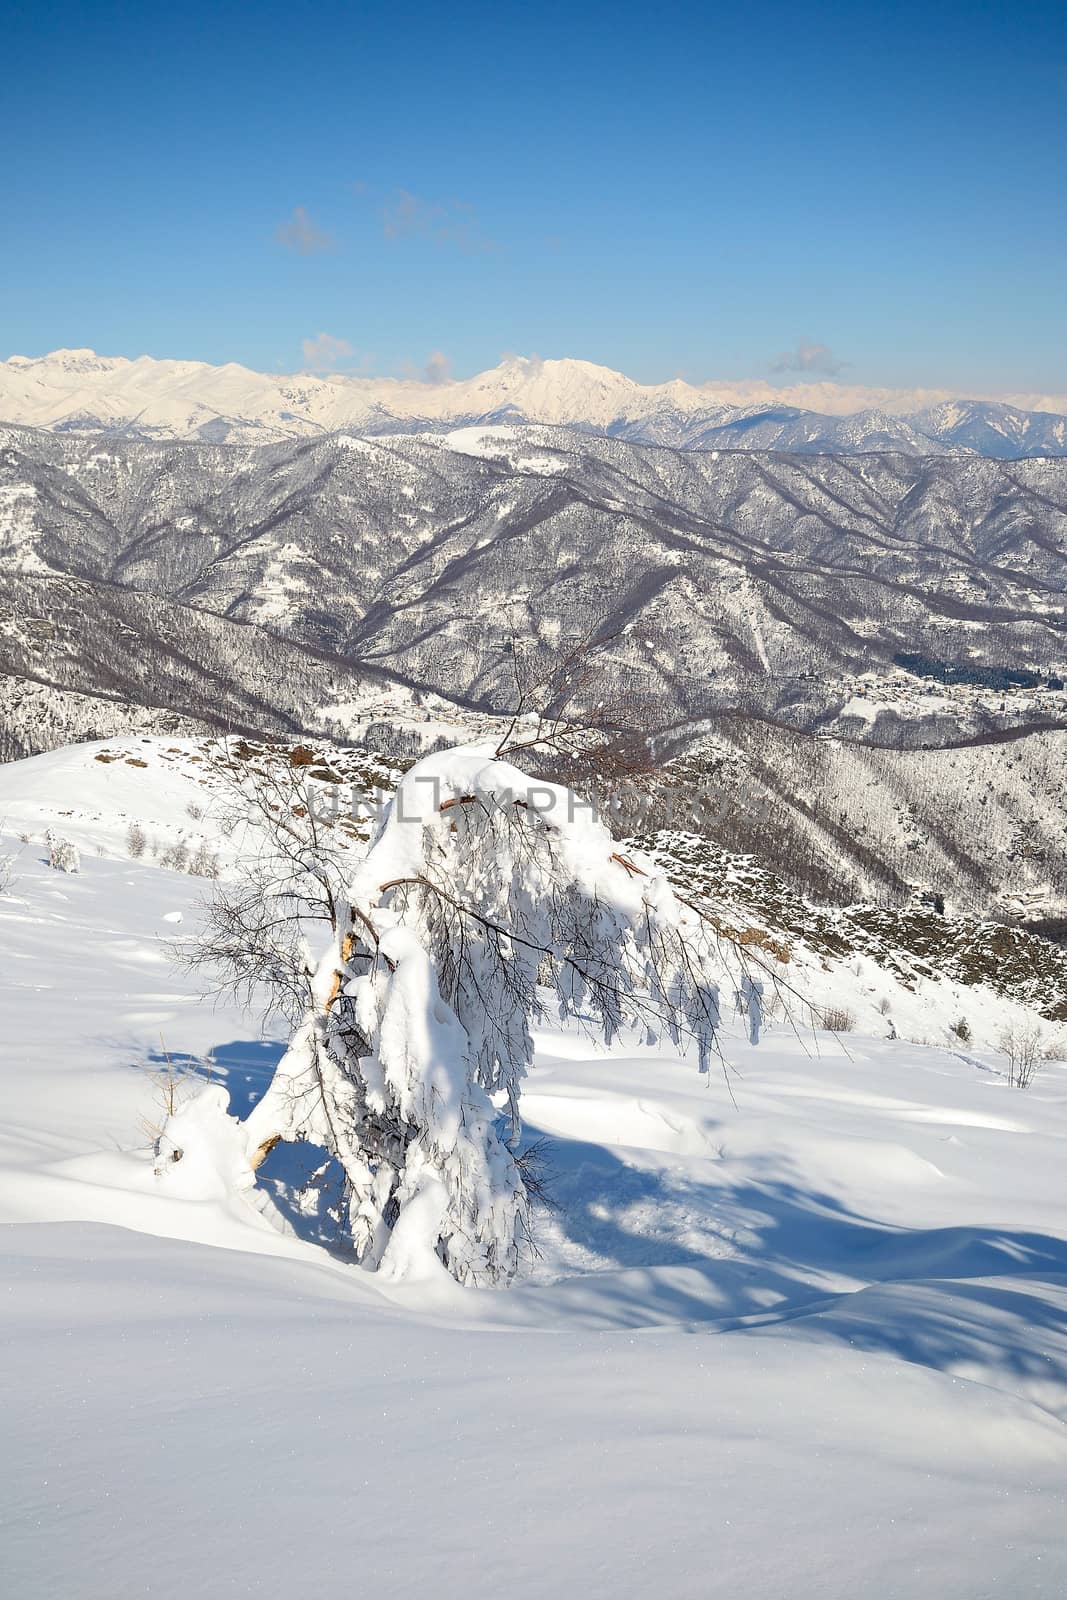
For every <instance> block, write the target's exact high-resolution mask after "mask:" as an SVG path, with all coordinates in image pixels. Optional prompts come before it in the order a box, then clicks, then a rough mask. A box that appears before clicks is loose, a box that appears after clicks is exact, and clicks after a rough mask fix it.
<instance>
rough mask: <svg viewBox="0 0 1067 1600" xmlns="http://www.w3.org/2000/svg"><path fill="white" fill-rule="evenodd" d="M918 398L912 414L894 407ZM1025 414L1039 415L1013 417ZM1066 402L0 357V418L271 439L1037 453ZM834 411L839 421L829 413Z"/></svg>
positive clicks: (557, 375) (557, 363) (580, 364)
mask: <svg viewBox="0 0 1067 1600" xmlns="http://www.w3.org/2000/svg"><path fill="white" fill-rule="evenodd" d="M978 399H979V401H981V402H982V403H983V404H985V402H984V397H978ZM919 412H921V413H922V416H921V418H916V420H915V422H914V424H913V425H912V426H909V425H908V424H907V423H902V422H899V421H895V420H894V419H899V418H902V417H909V416H911V414H912V413H919ZM1028 412H1036V413H1042V414H1043V415H1040V416H1036V417H1034V418H1032V419H1029V420H1028V419H1027V418H1026V417H1025V416H1024V415H1020V413H1028ZM1013 413H1014V416H1012V414H1013ZM1049 413H1051V414H1052V415H1048V414H1049ZM1064 413H1067V396H1065V395H1014V396H1008V397H1006V399H1005V401H1003V402H992V403H991V404H990V405H986V406H985V409H984V410H982V409H981V408H979V410H978V411H976V410H975V408H974V406H973V405H970V404H969V402H968V400H967V399H966V398H964V399H958V398H956V397H955V396H953V395H951V394H949V393H947V392H944V391H935V390H891V389H878V388H862V387H856V386H851V387H850V386H846V385H840V384H835V383H830V382H814V383H805V384H797V385H793V386H790V387H775V386H773V385H771V384H769V383H766V382H764V381H763V380H753V381H749V382H725V383H722V382H720V383H707V384H702V385H699V386H697V385H693V384H689V383H685V382H683V381H682V380H681V379H674V380H673V381H671V382H668V383H661V384H640V383H636V382H635V381H634V380H633V379H631V378H628V377H625V376H624V375H623V374H622V373H619V372H614V371H612V370H611V369H610V368H608V367H601V366H597V365H595V364H594V363H593V362H590V361H580V360H573V359H564V360H540V359H538V358H533V359H524V358H522V357H518V356H513V357H509V358H507V359H506V360H504V361H503V362H501V364H500V365H499V366H498V367H494V368H492V369H491V370H489V371H487V372H482V373H478V374H476V375H475V376H473V377H471V378H464V379H457V380H449V381H446V382H443V383H424V382H418V381H416V380H413V379H398V378H365V377H349V376H344V375H340V374H332V375H329V376H316V375H315V374H312V373H298V374H295V375H293V376H289V377H278V376H274V375H271V374H266V373H257V372H252V371H249V370H248V369H247V368H245V367H241V366H238V365H236V364H235V363H233V362H229V363H227V364H226V365H225V366H221V367H213V366H210V365H208V364H207V363H205V362H198V361H156V360H153V359H152V358H151V357H149V356H140V357H138V358H137V359H136V360H133V361H131V360H127V359H126V358H125V357H107V356H98V355H97V354H96V353H95V352H94V351H92V350H56V351H53V352H52V353H51V354H50V355H45V356H41V357H39V358H33V359H31V358H28V357H24V356H12V357H11V358H10V359H9V360H7V361H3V362H0V419H2V420H3V421H6V422H18V423H24V424H28V425H31V426H33V427H40V428H54V429H59V430H69V429H73V430H98V429H103V430H105V431H119V432H124V431H129V432H132V433H136V434H140V435H142V436H147V437H151V438H175V439H200V440H205V441H212V440H213V441H216V442H218V441H221V440H225V439H228V440H230V441H231V442H238V441H239V442H242V443H257V442H258V443H267V442H270V441H272V440H278V439H291V438H301V437H312V436H315V435H317V434H321V433H329V432H333V431H336V430H337V429H342V428H353V429H357V430H359V431H362V432H367V433H383V432H384V433H389V432H395V431H397V429H398V428H404V427H415V428H419V427H427V426H432V425H434V424H440V423H449V422H478V421H510V422H521V421H529V422H543V423H553V424H560V425H566V426H577V427H581V428H589V429H594V430H597V431H607V432H613V433H621V434H622V435H623V436H624V437H628V438H634V439H641V440H645V441H648V442H653V443H660V444H671V445H677V446H686V447H691V446H694V445H697V446H700V445H703V446H705V447H706V446H708V445H709V444H711V443H716V444H722V445H725V446H730V445H732V446H733V447H734V448H753V447H755V448H760V447H763V448H768V447H771V446H772V445H773V443H774V440H775V439H777V440H778V447H779V448H785V449H812V448H814V449H840V450H845V451H853V450H875V449H889V448H896V449H904V450H908V451H915V452H917V453H920V454H925V453H935V454H936V453H939V452H941V451H943V450H946V449H947V450H952V449H956V448H961V449H978V450H979V451H981V450H982V448H983V441H986V440H988V441H991V442H992V445H993V449H992V453H994V454H998V455H999V454H1016V455H1034V454H1042V453H1049V454H1062V453H1063V452H1064V449H1065V448H1067V440H1065V438H1064V433H1063V427H1064V415H1063V414H1064ZM841 418H844V419H846V425H845V426H842V427H837V426H835V423H834V419H841ZM1005 418H1007V419H1008V420H1007V421H1005ZM957 427H958V428H959V429H960V432H959V436H958V437H957V436H956V432H955V430H956V429H957Z"/></svg>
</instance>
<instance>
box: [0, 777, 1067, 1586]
mask: <svg viewBox="0 0 1067 1600" xmlns="http://www.w3.org/2000/svg"><path fill="white" fill-rule="evenodd" d="M135 770H136V769H135ZM111 777H114V778H115V779H116V781H118V774H117V773H112V772H111V769H110V768H109V769H108V771H107V773H106V774H105V781H106V782H109V781H110V780H111ZM121 781H122V782H123V783H125V782H126V781H127V780H126V777H125V775H123V777H122V780H121ZM178 803H179V802H178V799H177V798H176V797H172V798H171V799H170V800H168V799H167V797H166V796H165V795H164V794H163V792H162V791H161V796H160V800H159V802H158V809H160V810H162V809H163V808H164V806H165V805H168V804H173V805H174V806H177V804H178ZM38 854H39V852H36V851H34V850H32V849H24V850H23V851H22V853H21V855H20V858H19V860H18V863H17V881H16V883H15V885H14V887H13V889H12V891H11V892H9V893H8V894H6V895H5V896H3V898H2V899H0V961H2V962H3V966H4V970H5V971H7V972H8V973H9V974H11V977H10V979H9V982H8V983H7V984H6V985H5V987H4V989H3V991H2V993H0V1030H2V1031H0V1037H2V1038H3V1040H4V1047H3V1051H2V1053H0V1095H2V1099H3V1104H4V1107H5V1115H4V1119H3V1125H2V1128H0V1220H2V1221H3V1222H4V1223H6V1224H7V1226H6V1227H4V1228H3V1229H2V1230H0V1275H2V1279H3V1290H2V1298H0V1306H2V1307H3V1312H2V1316H3V1334H4V1345H5V1359H4V1362H3V1363H2V1364H0V1404H2V1406H3V1415H4V1419H5V1446H6V1448H5V1450H4V1452H3V1454H2V1462H0V1484H2V1496H0V1506H2V1511H0V1519H2V1522H3V1531H2V1540H3V1548H4V1566H5V1575H6V1579H7V1583H8V1584H9V1585H10V1589H11V1593H12V1594H17V1595H18V1596H19V1600H52V1597H53V1596H54V1595H55V1594H57V1593H61V1592H64V1593H67V1592H72V1585H73V1592H75V1593H77V1595H78V1597H79V1600H116V1597H120V1596H125V1595H127V1594H130V1595H132V1594H142V1593H143V1594H148V1595H151V1596H153V1597H155V1600H178V1597H179V1596H184V1595H187V1594H189V1593H200V1594H204V1595H206V1596H211V1597H214V1596H215V1595H218V1596H222V1595H226V1594H244V1595H251V1596H263V1597H264V1600H267V1597H270V1600H274V1597H276V1596H278V1595H282V1594H289V1593H323V1592H329V1591H332V1590H335V1589H340V1588H341V1587H343V1586H345V1585H347V1584H350V1583H351V1581H352V1579H353V1577H354V1576H357V1575H358V1583H359V1586H360V1588H361V1589H365V1590H367V1591H370V1592H381V1591H384V1590H386V1589H388V1590H389V1592H391V1593H394V1594H399V1595H405V1596H406V1595H415V1594H421V1593H426V1592H432V1593H434V1594H435V1595H438V1596H441V1597H443V1600H453V1597H456V1600H458V1597H460V1596H463V1597H466V1600H483V1597H484V1600H488V1597H490V1596H493V1597H496V1596H499V1595H500V1594H501V1593H509V1594H513V1595H516V1596H519V1597H523V1600H527V1597H528V1600H535V1597H536V1600H541V1597H543V1596H544V1595H546V1594H558V1595H572V1594H579V1593H580V1594H585V1595H589V1596H593V1597H596V1600H609V1597H612V1600H617V1597H622V1600H630V1597H633V1600H637V1597H639V1596H642V1597H643V1596H646V1595H648V1594H649V1593H650V1592H658V1593H663V1594H665V1595H670V1596H672V1597H678V1600H705V1597H707V1596H714V1597H723V1600H725V1597H727V1596H730V1597H733V1596H735V1595H737V1594H739V1593H744V1594H750V1595H753V1596H755V1597H759V1600H778V1597H781V1596H786V1595H788V1596H789V1600H856V1597H857V1596H861V1595H864V1596H870V1597H872V1600H889V1597H891V1596H892V1597H898V1596H899V1597H901V1600H903V1597H905V1596H906V1597H907V1600H935V1597H936V1600H946V1597H947V1600H975V1597H977V1596H997V1595H1001V1594H1003V1595H1011V1596H1012V1597H1013V1600H1015V1597H1018V1600H1036V1597H1039V1596H1047V1597H1050V1600H1051V1597H1053V1596H1057V1595H1059V1594H1060V1593H1062V1592H1063V1588H1064V1585H1065V1583H1067V1535H1065V1532H1064V1527H1065V1524H1064V1516H1063V1512H1064V1504H1063V1486H1064V1483H1065V1481H1067V1479H1065V1474H1067V1433H1065V1431H1064V1420H1065V1419H1067V1297H1065V1291H1064V1284H1065V1283H1067V1202H1065V1200H1064V1198H1063V1189H1062V1183H1061V1181H1060V1180H1061V1175H1062V1164H1063V1158H1064V1151H1065V1148H1067V1146H1065V1139H1067V1072H1065V1070H1064V1069H1057V1068H1049V1069H1048V1070H1047V1072H1046V1073H1045V1075H1044V1076H1043V1077H1042V1078H1040V1079H1039V1080H1038V1082H1037V1084H1036V1086H1035V1087H1034V1088H1033V1089H1031V1090H1030V1091H1029V1092H1028V1094H1026V1095H1023V1094H1021V1093H1019V1092H1018V1091H1014V1090H1010V1089H1009V1088H1007V1086H1006V1084H1005V1083H1004V1080H1003V1078H1002V1076H1001V1075H1000V1073H999V1071H998V1070H997V1068H998V1063H997V1060H996V1058H995V1057H994V1056H992V1055H990V1054H988V1053H985V1052H978V1053H977V1054H976V1055H974V1056H973V1057H972V1058H971V1059H962V1058H961V1057H960V1055H958V1054H952V1053H949V1052H947V1051H945V1050H941V1049H921V1048H918V1047H916V1046H914V1045H909V1044H905V1043H901V1042H899V1041H896V1042H890V1041H884V1040H881V1041H875V1040H865V1039H863V1038H862V1037H860V1036H858V1035H857V1036H850V1038H849V1039H848V1041H847V1044H848V1050H847V1052H846V1050H845V1049H844V1048H843V1046H842V1045H841V1044H839V1043H838V1042H835V1040H834V1039H833V1038H832V1036H829V1035H826V1034H821V1035H818V1036H810V1037H805V1038H803V1039H800V1038H798V1037H797V1036H796V1035H795V1034H794V1033H793V1032H792V1031H791V1030H790V1029H788V1028H786V1027H785V1026H775V1027H773V1028H772V1030H771V1032H770V1035H769V1038H768V1039H767V1041H766V1042H765V1043H764V1044H762V1045H761V1046H759V1047H758V1048H755V1049H754V1048H752V1047H750V1046H749V1045H748V1044H747V1043H746V1042H745V1041H744V1040H743V1038H741V1037H740V1036H739V1034H738V1032H737V1030H736V1028H735V1027H733V1025H731V1026H730V1037H729V1039H728V1045H727V1048H728V1055H729V1057H730V1060H731V1062H732V1063H733V1066H734V1069H735V1071H734V1075H733V1077H732V1093H731V1091H730V1090H729V1089H728V1088H727V1086H726V1084H725V1083H724V1081H723V1079H722V1078H721V1077H718V1076H715V1075H713V1076H712V1078H711V1079H710V1081H709V1080H707V1079H701V1078H700V1077H699V1076H698V1074H697V1073H696V1069H695V1065H694V1064H693V1063H692V1062H686V1061H679V1060H676V1059H673V1058H670V1057H665V1056H661V1055H658V1054H656V1053H654V1052H652V1051H648V1050H640V1049H635V1048H634V1047H632V1046H631V1047H629V1048H620V1049H617V1050H614V1051H612V1052H606V1051H603V1050H600V1049H594V1048H593V1047H591V1046H590V1045H589V1044H588V1043H586V1042H585V1041H583V1040H582V1039H581V1038H579V1037H576V1036H574V1035H570V1034H567V1035H564V1034H559V1033H555V1032H551V1031H549V1032H547V1033H545V1034H543V1035H542V1036H541V1038H540V1047H539V1055H538V1062H537V1065H536V1067H535V1070H534V1073H533V1075H532V1077H531V1080H530V1085H529V1094H528V1096H527V1097H526V1112H527V1116H528V1118H529V1121H530V1123H531V1125H532V1127H533V1129H534V1130H540V1131H542V1132H543V1133H544V1134H545V1135H546V1136H547V1137H548V1139H549V1148H548V1155H549V1163H550V1167H551V1169H552V1173H553V1193H554V1198H555V1200H556V1202H557V1206H558V1209H556V1210H554V1211H552V1212H542V1213H540V1215H539V1218H538V1235H537V1243H538V1246H539V1248H540V1252H541V1255H540V1259H538V1260H532V1261H531V1263H530V1266H529V1271H528V1274H527V1276H526V1278H525V1281H524V1282H523V1283H521V1284H520V1285H519V1286H518V1287H516V1288H514V1289H512V1290H509V1291H499V1292H495V1293H494V1292H489V1291H482V1292H477V1291H464V1290H460V1289H459V1288H458V1287H456V1286H455V1285H454V1284H452V1283H451V1281H450V1280H442V1281H440V1282H435V1283H422V1284H418V1283H416V1284H403V1283H401V1284H395V1285H392V1286H390V1287H389V1288H388V1289H386V1288H385V1287H384V1286H382V1285H380V1284H379V1283H378V1282H377V1281H376V1280H375V1279H374V1278H373V1277H371V1276H369V1275H366V1274H362V1273H360V1272H358V1271H357V1270H355V1269H353V1268H351V1267H349V1266H346V1265H345V1264H344V1263H343V1262H342V1261H339V1260H338V1259H337V1258H336V1257H334V1256H332V1255H331V1254H329V1253H328V1252H327V1251H325V1250H324V1249H322V1248H321V1247H320V1246H318V1245H316V1244H315V1243H313V1242H311V1240H310V1239H309V1237H308V1236H307V1235H308V1232H309V1229H308V1227H307V1226H306V1225H305V1223H306V1217H305V1218H304V1219H303V1220H302V1212H301V1209H300V1205H299V1203H298V1196H297V1195H295V1194H294V1193H293V1189H292V1184H293V1182H294V1181H295V1180H294V1178H293V1173H292V1169H286V1168H283V1169H282V1170H281V1171H280V1172H277V1171H275V1172H274V1173H273V1174H272V1172H271V1171H270V1168H271V1163H272V1162H273V1161H274V1158H273V1157H272V1158H271V1161H270V1162H268V1163H267V1166H266V1167H265V1168H264V1169H262V1170H263V1174H264V1181H265V1184H266V1186H267V1193H268V1196H269V1199H268V1198H265V1199H264V1200H263V1202H262V1203H263V1205H266V1206H267V1209H268V1210H270V1201H271V1200H272V1201H273V1206H274V1207H275V1209H274V1212H273V1215H274V1220H275V1222H277V1221H278V1220H279V1212H280V1213H282V1214H284V1216H285V1217H287V1219H288V1227H289V1231H286V1232H279V1231H278V1229H277V1227H275V1226H272V1225H271V1222H270V1220H269V1217H268V1216H267V1215H266V1214H265V1212H264V1210H263V1209H254V1208H253V1207H252V1206H251V1205H249V1204H248V1202H247V1201H245V1200H244V1199H241V1198H240V1197H236V1198H232V1199H230V1200H220V1201H218V1202H205V1201H201V1202H184V1203H183V1202H181V1201H178V1200H173V1199H171V1200H165V1199H163V1198H162V1197H161V1195H160V1194H159V1193H158V1192H157V1186H156V1185H155V1182H154V1179H153V1176H152V1157H151V1154H150V1151H148V1150H147V1149H146V1148H145V1135H144V1133H143V1131H142V1128H141V1123H142V1120H143V1119H144V1118H149V1119H151V1117H152V1116H153V1115H154V1114H156V1097H157V1086H156V1073H157V1071H158V1068H159V1066H160V1065H161V1055H162V1044H161V1036H162V1039H163V1040H165V1043H166V1048H167V1050H168V1051H169V1052H170V1053H171V1054H172V1056H173V1057H174V1058H176V1059H179V1060H180V1059H182V1058H195V1061H193V1062H190V1065H191V1066H192V1067H193V1068H194V1070H196V1071H198V1072H199V1074H200V1075H201V1076H202V1075H204V1074H205V1073H206V1072H208V1071H209V1070H210V1072H211V1073H212V1075H213V1076H214V1078H215V1080H216V1081H221V1082H223V1083H225V1084H226V1086H227V1088H228V1089H229V1091H230V1094H231V1102H232V1105H233V1107H234V1109H236V1110H240V1111H244V1110H245V1109H246V1108H247V1106H248V1104H249V1103H250V1101H251V1100H252V1099H254V1097H255V1096H256V1094H257V1093H258V1092H259V1091H260V1090H261V1089H262V1087H263V1086H264V1084H265V1082H266V1080H267V1078H268V1076H269V1073H270V1070H271V1067H272V1064H273V1061H274V1060H275V1059H276V1056H277V1053H278V1051H279V1049H280V1043H279V1041H278V1039H277V1037H276V1036H275V1035H273V1034H271V1033H270V1032H268V1033H267V1034H266V1035H264V1034H263V1032H262V1031H261V1029H260V1027H259V1026H258V1024H257V1023H256V1022H255V1021H254V1020H253V1019H251V1018H249V1017H248V1016H247V1015H244V1014H242V1013H241V1012H239V1011H237V1010H235V1009H232V1008H230V1007H227V1006H221V1007H215V1008H213V1007H211V1006H205V1005H204V1004H203V1003H201V1001H200V1000H199V997H198V996H197V994H196V992H195V991H194V990H193V989H191V987H190V985H189V982H188V980H187V979H186V978H184V977H182V976H181V975H180V974H178V973H177V972H176V970H175V969H174V968H173V967H172V965H171V964H170V959H169V956H168V943H169V941H171V940H172V939H174V938H175V937H176V936H177V937H179V938H180V937H181V935H182V933H183V932H185V931H186V930H187V929H188V928H189V927H190V926H191V925H192V922H193V919H194V917H195V910H194V904H193V902H194V898H195V896H196V894H197V886H196V884H195V883H194V882H191V881H190V880H188V879H185V878H182V877H180V876H177V875H174V874H169V873H163V872H160V871H159V870H158V869H156V868H153V867H149V866H145V865H141V864H129V863H125V862H117V861H114V860H97V859H95V858H90V859H88V860H87V861H86V863H85V866H84V870H83V872H82V873H81V874H80V875H79V876H77V877H74V878H67V877H63V876H61V875H59V874H55V873H51V872H49V870H48V869H47V868H46V867H44V866H43V865H41V863H40V862H39V860H38V859H37V857H38ZM179 915H180V916H181V917H182V919H183V920H182V921H180V922H179V921H178V920H177V918H178V917H179ZM209 1058H210V1067H209V1065H208V1062H209ZM72 1575H76V1577H72Z"/></svg>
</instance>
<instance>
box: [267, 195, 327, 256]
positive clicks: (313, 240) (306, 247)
mask: <svg viewBox="0 0 1067 1600" xmlns="http://www.w3.org/2000/svg"><path fill="white" fill-rule="evenodd" d="M274 237H275V239H277V241H278V243H279V244H280V245H284V246H285V248H286V250H295V251H296V253H297V255H299V256H314V255H319V254H321V253H322V252H323V251H324V250H332V249H333V248H334V237H333V234H332V233H324V232H323V231H322V229H321V228H317V227H316V226H315V224H314V222H312V220H311V218H310V217H309V216H308V214H307V212H306V211H305V210H304V207H303V206H297V207H296V210H295V211H294V212H293V214H292V216H291V217H289V218H288V219H287V220H286V221H285V222H280V223H279V224H278V226H277V228H275V230H274Z"/></svg>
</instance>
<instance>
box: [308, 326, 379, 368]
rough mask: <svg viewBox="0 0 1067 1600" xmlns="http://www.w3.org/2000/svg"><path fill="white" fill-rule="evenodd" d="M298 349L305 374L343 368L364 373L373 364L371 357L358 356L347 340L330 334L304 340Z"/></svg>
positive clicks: (317, 335)
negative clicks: (302, 359) (299, 349)
mask: <svg viewBox="0 0 1067 1600" xmlns="http://www.w3.org/2000/svg"><path fill="white" fill-rule="evenodd" d="M300 348H301V350H302V351H303V354H304V371H305V372H337V371H338V370H339V369H341V368H343V369H344V370H345V371H347V372H353V371H355V372H359V373H366V372H368V371H369V370H370V368H371V367H372V366H373V364H374V357H373V356H371V355H366V354H364V355H360V354H359V352H357V351H356V350H354V349H353V347H352V346H351V345H350V344H349V342H348V340H347V339H338V338H336V337H335V336H334V334H332V333H317V334H316V335H315V336H314V338H313V339H305V340H304V341H303V342H302V344H301V347H300Z"/></svg>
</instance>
